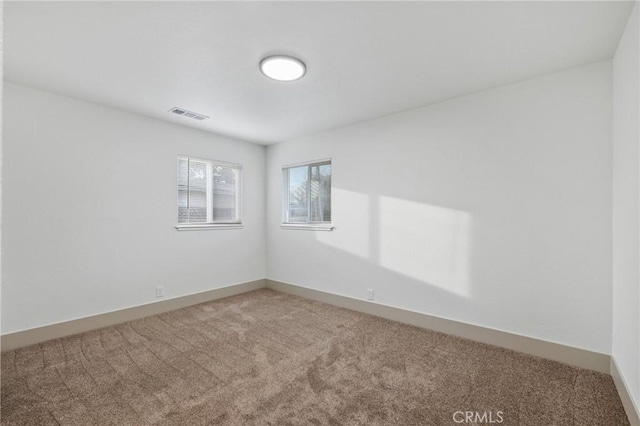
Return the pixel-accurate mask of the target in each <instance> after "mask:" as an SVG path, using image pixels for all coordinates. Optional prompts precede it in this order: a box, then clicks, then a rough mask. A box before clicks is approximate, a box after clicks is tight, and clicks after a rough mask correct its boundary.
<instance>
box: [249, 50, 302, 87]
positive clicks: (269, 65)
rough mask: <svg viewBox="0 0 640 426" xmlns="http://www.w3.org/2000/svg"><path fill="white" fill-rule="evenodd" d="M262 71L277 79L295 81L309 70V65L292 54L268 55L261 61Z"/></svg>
mask: <svg viewBox="0 0 640 426" xmlns="http://www.w3.org/2000/svg"><path fill="white" fill-rule="evenodd" d="M260 72H262V74H264V75H266V76H267V77H269V78H271V79H273V80H277V81H295V80H298V79H300V78H302V76H304V75H305V73H306V72H307V67H306V66H305V65H304V63H303V62H302V61H301V60H300V59H297V58H292V57H291V56H267V57H266V58H264V59H262V60H261V61H260Z"/></svg>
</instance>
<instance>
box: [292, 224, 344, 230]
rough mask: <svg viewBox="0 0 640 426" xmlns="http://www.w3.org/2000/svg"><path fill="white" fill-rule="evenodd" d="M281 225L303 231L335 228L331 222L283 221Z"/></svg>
mask: <svg viewBox="0 0 640 426" xmlns="http://www.w3.org/2000/svg"><path fill="white" fill-rule="evenodd" d="M280 227H281V228H282V229H300V230H303V231H333V230H334V229H335V228H334V226H333V225H332V224H330V223H321V224H320V223H319V224H314V223H300V224H298V223H283V224H282V225H280Z"/></svg>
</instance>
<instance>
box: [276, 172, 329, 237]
mask: <svg viewBox="0 0 640 426" xmlns="http://www.w3.org/2000/svg"><path fill="white" fill-rule="evenodd" d="M282 171H283V176H284V215H283V216H284V217H283V220H282V222H283V223H282V225H283V227H285V228H302V229H324V230H331V229H333V228H332V227H331V160H323V161H316V162H312V163H305V164H296V165H293V166H286V167H283V169H282Z"/></svg>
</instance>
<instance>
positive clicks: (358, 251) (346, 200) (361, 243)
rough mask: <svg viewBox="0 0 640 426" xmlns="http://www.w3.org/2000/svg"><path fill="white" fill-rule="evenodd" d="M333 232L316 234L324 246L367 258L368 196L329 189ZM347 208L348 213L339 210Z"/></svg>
mask: <svg viewBox="0 0 640 426" xmlns="http://www.w3.org/2000/svg"><path fill="white" fill-rule="evenodd" d="M331 199H332V201H331V204H332V214H331V215H332V217H333V219H334V220H333V225H334V226H335V227H336V230H335V231H334V232H317V233H316V239H317V240H318V241H320V242H322V243H324V244H327V245H330V246H332V247H335V248H337V249H340V250H343V251H346V252H348V253H351V254H354V255H356V256H359V257H362V258H368V257H369V224H370V222H369V221H370V210H369V209H370V205H369V196H368V195H366V194H362V193H359V192H352V191H347V190H344V189H339V188H332V189H331ZM345 208H348V209H349V212H348V213H347V212H344V213H343V212H342V211H341V210H343V209H345Z"/></svg>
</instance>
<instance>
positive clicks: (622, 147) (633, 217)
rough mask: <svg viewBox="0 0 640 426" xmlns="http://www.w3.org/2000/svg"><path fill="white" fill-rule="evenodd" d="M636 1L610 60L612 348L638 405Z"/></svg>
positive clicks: (639, 62)
mask: <svg viewBox="0 0 640 426" xmlns="http://www.w3.org/2000/svg"><path fill="white" fill-rule="evenodd" d="M639 14H640V11H639V7H638V5H637V4H636V7H635V9H634V10H633V12H632V14H631V17H630V19H629V23H628V24H627V28H626V30H625V33H624V35H623V37H622V40H621V41H620V44H619V45H618V49H617V51H616V54H615V57H614V59H613V347H612V355H613V357H614V359H615V360H616V363H617V364H618V367H619V369H620V373H621V375H622V377H623V378H624V380H625V382H626V384H627V386H628V388H629V392H630V393H631V395H632V399H633V400H634V401H635V403H636V407H640V250H639V249H640V246H639V242H640V205H639V202H638V201H639V196H640V167H639V166H640V118H639V117H640V85H639V81H638V79H639V78H640V42H639V37H640V33H639V32H638V20H639V19H638V15H639Z"/></svg>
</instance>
